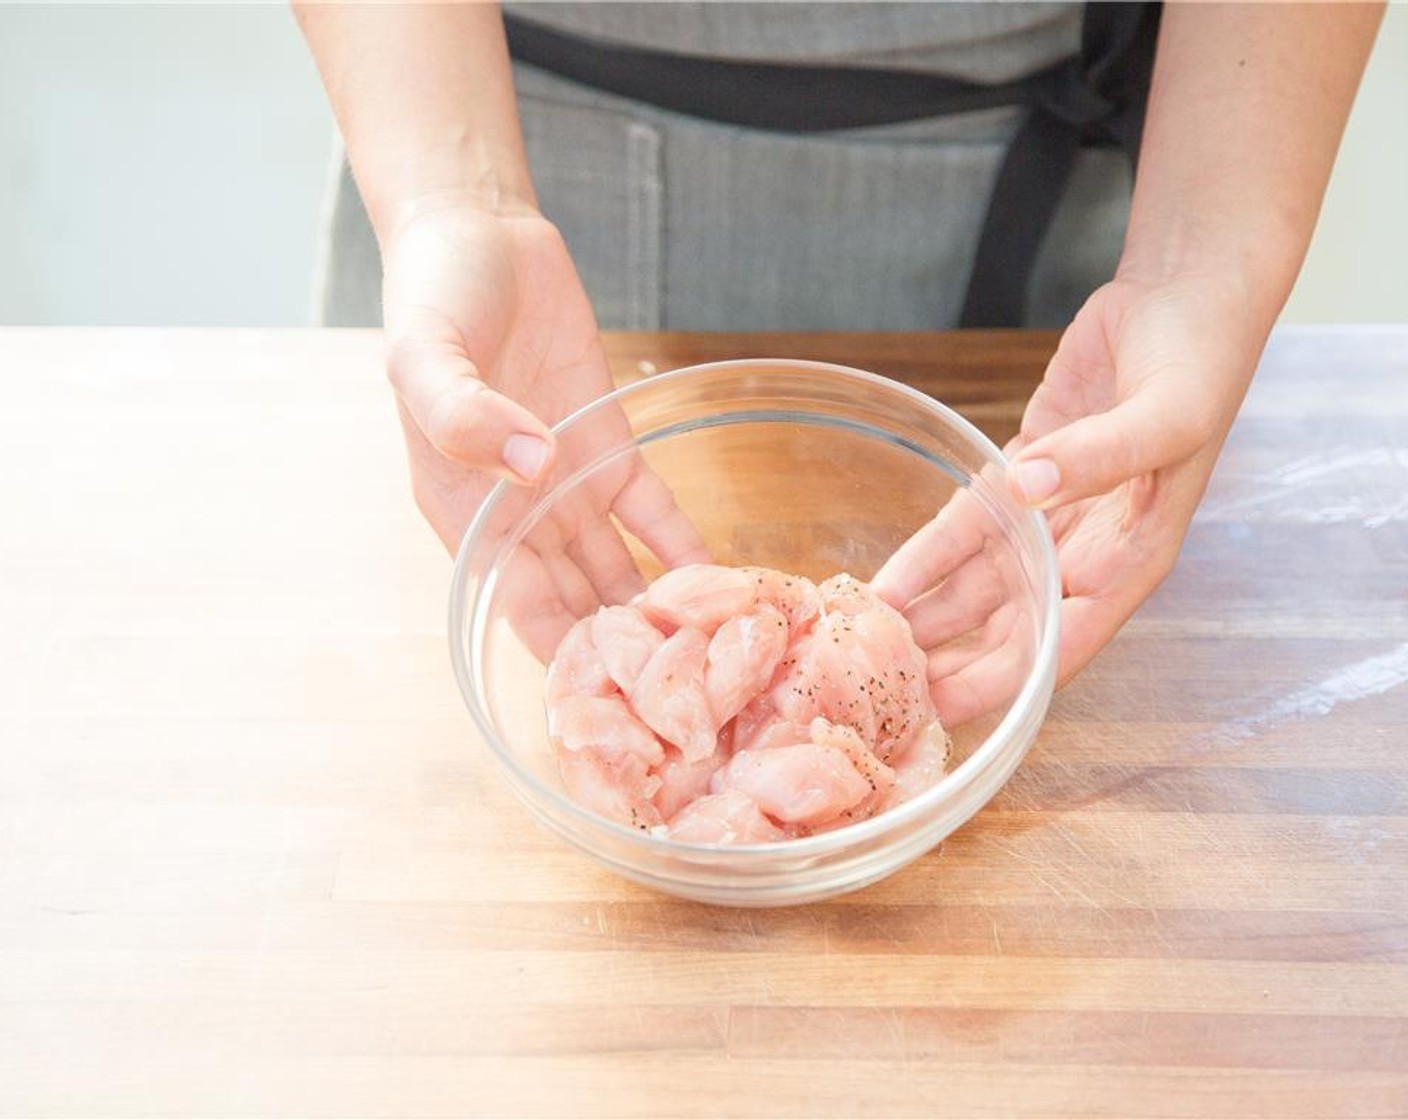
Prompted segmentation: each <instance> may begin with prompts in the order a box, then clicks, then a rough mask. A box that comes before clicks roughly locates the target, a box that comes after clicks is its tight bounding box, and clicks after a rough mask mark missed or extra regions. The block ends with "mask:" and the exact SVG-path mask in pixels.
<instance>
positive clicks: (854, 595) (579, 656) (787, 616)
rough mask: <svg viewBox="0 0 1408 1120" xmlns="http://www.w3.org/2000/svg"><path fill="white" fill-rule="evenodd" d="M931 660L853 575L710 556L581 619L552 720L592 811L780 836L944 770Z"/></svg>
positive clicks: (844, 819)
mask: <svg viewBox="0 0 1408 1120" xmlns="http://www.w3.org/2000/svg"><path fill="white" fill-rule="evenodd" d="M925 669H926V665H925V660H924V654H923V652H922V651H921V650H919V648H918V647H917V646H916V645H915V642H914V638H913V635H912V634H911V632H910V629H909V625H908V623H907V622H905V620H904V618H903V617H902V616H901V615H899V614H898V613H897V612H896V611H894V610H893V609H892V608H890V607H889V606H887V605H886V604H885V603H883V602H881V601H880V600H879V599H878V598H877V597H876V596H875V595H874V594H873V593H872V592H871V590H870V588H869V587H868V586H866V585H865V584H862V583H859V582H857V581H856V580H854V579H852V578H851V577H850V576H838V577H835V578H834V579H830V580H827V581H826V582H824V583H823V584H821V585H820V586H818V585H816V584H813V583H811V582H810V581H809V580H806V579H803V578H801V577H799V576H789V575H786V574H785V573H782V572H773V571H769V570H766V569H760V568H751V569H733V568H721V567H717V566H714V565H702V564H701V565H694V566H692V567H687V568H681V569H678V570H676V571H674V572H669V573H667V574H666V575H664V576H662V577H661V578H660V579H658V580H657V581H656V582H655V583H653V584H652V585H651V586H650V588H648V589H647V590H646V591H645V592H644V593H643V594H642V595H640V596H637V598H636V599H635V600H633V602H632V604H631V605H630V606H626V607H619V606H613V607H603V608H601V609H600V610H599V611H597V613H596V614H595V615H593V616H592V617H591V618H589V619H585V620H583V621H581V622H579V623H577V625H576V626H574V627H573V628H572V629H571V630H570V631H569V632H568V634H567V636H566V637H565V638H564V639H563V642H562V645H561V646H560V647H559V649H558V653H557V656H556V658H555V659H554V662H553V664H552V665H551V666H550V667H549V669H548V678H547V697H548V725H549V731H550V734H551V736H552V739H553V743H554V746H555V747H556V750H557V755H558V761H559V764H560V766H561V769H562V778H563V784H564V786H565V788H566V790H567V792H568V794H569V795H570V796H572V797H573V798H575V799H576V800H577V801H578V802H580V803H581V804H583V805H585V806H586V807H588V808H589V809H592V810H593V811H595V812H597V813H600V814H602V815H604V816H606V817H609V818H611V819H612V820H616V821H620V822H621V823H623V824H625V825H627V826H628V827H632V828H644V829H652V830H654V831H656V832H657V833H658V834H660V835H665V836H671V837H674V838H676V839H681V840H691V841H693V842H697V843H710V844H714V843H718V844H726V843H761V842H768V841H772V840H777V839H786V838H788V837H792V836H800V835H810V834H812V833H815V832H821V831H825V830H828V829H833V828H841V827H844V826H845V825H848V824H851V823H853V822H855V821H859V820H864V819H866V818H867V817H870V816H873V815H874V814H875V813H878V812H881V811H883V810H884V809H887V808H889V807H891V806H892V805H896V804H899V803H900V802H901V801H904V800H906V799H908V798H910V797H913V796H915V795H917V794H918V793H919V792H921V791H922V790H924V789H927V788H928V787H930V786H931V785H933V784H934V783H935V782H937V781H938V780H939V779H940V777H941V776H942V774H943V768H944V763H945V761H946V754H947V736H946V735H945V734H944V731H943V728H942V727H941V726H940V725H939V722H938V718H937V715H936V713H935V711H934V707H933V702H932V700H931V698H930V696H929V692H928V682H927V680H926V673H925Z"/></svg>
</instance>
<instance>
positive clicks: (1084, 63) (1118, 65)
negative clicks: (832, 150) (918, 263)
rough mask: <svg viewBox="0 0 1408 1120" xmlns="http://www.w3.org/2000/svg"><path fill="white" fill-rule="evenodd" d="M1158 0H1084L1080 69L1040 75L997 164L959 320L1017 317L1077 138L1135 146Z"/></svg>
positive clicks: (1009, 321)
mask: <svg viewBox="0 0 1408 1120" xmlns="http://www.w3.org/2000/svg"><path fill="white" fill-rule="evenodd" d="M1159 12H1160V9H1159V5H1158V4H1141V3H1088V4H1086V6H1085V21H1084V25H1083V29H1082V33H1081V55H1080V68H1079V70H1078V71H1076V72H1072V71H1065V72H1063V73H1059V74H1055V75H1043V76H1039V77H1038V79H1037V80H1036V81H1035V82H1034V89H1035V98H1034V103H1033V104H1032V107H1031V109H1030V110H1029V111H1028V113H1027V118H1026V120H1025V121H1024V122H1023V124H1022V126H1021V127H1020V128H1019V129H1018V130H1017V134H1016V136H1015V137H1013V139H1012V143H1011V145H1010V146H1009V147H1008V149H1007V154H1006V156H1005V157H1004V158H1003V161H1002V165H1001V167H999V169H998V172H997V180H996V182H995V183H994V185H993V190H992V194H991V195H990V196H989V199H988V210H987V216H986V218H985V219H984V220H983V228H982V233H981V234H980V235H979V237H978V247H977V251H976V254H975V256H974V260H973V271H972V273H971V274H970V276H969V279H968V292H967V295H966V296H965V298H964V301H963V313H962V315H961V316H960V318H959V326H961V327H1011V326H1019V325H1020V324H1021V323H1022V321H1023V319H1024V317H1025V312H1026V305H1027V288H1028V286H1029V284H1030V283H1031V276H1032V270H1033V268H1034V267H1035V265H1036V258H1037V254H1038V253H1040V252H1041V244H1042V240H1043V239H1044V238H1045V236H1046V231H1047V229H1048V228H1049V227H1050V225H1051V219H1052V217H1053V216H1054V215H1055V213H1056V208H1057V206H1059V205H1060V202H1061V197H1062V195H1063V194H1064V193H1065V188H1066V183H1067V181H1068V180H1069V179H1070V174H1071V168H1072V167H1073V166H1074V165H1075V159H1076V154H1077V153H1078V152H1079V150H1080V147H1081V145H1082V144H1083V143H1092V142H1093V143H1105V144H1110V143H1114V144H1118V145H1119V146H1120V147H1122V148H1123V149H1124V150H1125V152H1126V154H1128V156H1129V158H1130V162H1131V165H1133V164H1134V163H1135V161H1136V160H1137V158H1138V154H1139V140H1140V137H1141V135H1142V134H1143V131H1144V109H1145V106H1146V104H1147V102H1148V97H1149V80H1150V77H1151V76H1152V74H1153V65H1154V46H1155V42H1156V39H1157V37H1158V26H1159Z"/></svg>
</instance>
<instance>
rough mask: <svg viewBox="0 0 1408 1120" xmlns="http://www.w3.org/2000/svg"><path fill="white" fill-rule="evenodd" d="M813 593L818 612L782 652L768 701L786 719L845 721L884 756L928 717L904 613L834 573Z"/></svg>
mask: <svg viewBox="0 0 1408 1120" xmlns="http://www.w3.org/2000/svg"><path fill="white" fill-rule="evenodd" d="M821 593H822V598H823V602H824V604H825V609H824V611H823V613H822V616H821V618H820V619H818V620H817V623H816V625H815V626H814V627H813V628H812V631H811V633H810V634H809V635H807V636H806V637H805V638H803V639H802V640H801V641H800V642H799V643H797V645H795V646H794V647H793V649H792V650H791V651H790V652H789V654H788V657H787V659H786V660H790V661H791V664H790V666H788V668H787V670H786V672H785V673H784V674H783V675H782V677H781V679H780V680H779V681H778V682H777V683H776V684H775V685H774V687H773V689H772V692H771V700H772V704H773V706H774V708H776V710H777V712H778V714H779V715H780V716H782V717H783V718H784V719H788V720H791V721H793V722H797V723H801V722H804V721H808V720H810V719H812V718H813V717H815V716H818V715H820V716H825V717H826V718H827V719H828V720H830V721H831V722H832V723H840V724H845V725H847V726H848V727H851V728H853V729H854V730H855V731H856V733H857V734H859V735H860V737H861V740H862V741H863V742H865V743H867V744H871V745H872V746H873V749H874V753H875V755H876V757H877V758H879V759H880V760H881V761H882V762H888V761H889V760H890V759H891V758H892V757H895V756H897V755H898V754H900V753H902V751H903V750H904V748H905V747H907V746H908V745H909V743H910V742H911V741H912V740H913V739H914V737H915V736H916V735H918V734H919V732H920V731H921V730H923V728H925V727H926V726H928V724H930V723H931V722H933V720H934V719H935V718H936V716H935V713H934V704H933V700H932V699H931V698H930V696H929V682H928V674H927V671H926V669H927V667H926V664H925V660H924V654H923V652H922V651H921V650H920V649H919V647H918V646H916V645H915V644H914V637H913V635H912V634H911V633H910V630H909V623H907V622H906V621H905V620H904V617H903V616H902V615H901V614H900V613H899V612H898V611H896V610H895V609H894V608H893V607H891V606H889V605H888V604H886V603H883V602H881V601H880V600H879V599H878V598H877V597H876V596H875V595H874V594H872V593H871V591H870V589H869V588H867V587H865V586H864V585H863V584H860V583H858V582H857V581H855V580H854V579H851V578H850V577H849V576H837V577H836V578H835V579H830V580H827V581H826V582H825V583H824V584H822V585H821ZM785 663H786V661H784V664H785Z"/></svg>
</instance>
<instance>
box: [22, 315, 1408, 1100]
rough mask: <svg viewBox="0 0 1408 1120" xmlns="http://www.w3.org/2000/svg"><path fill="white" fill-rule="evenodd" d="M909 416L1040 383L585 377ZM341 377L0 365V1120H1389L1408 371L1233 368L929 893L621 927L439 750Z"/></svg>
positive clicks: (298, 357) (957, 348)
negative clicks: (884, 396) (789, 397)
mask: <svg viewBox="0 0 1408 1120" xmlns="http://www.w3.org/2000/svg"><path fill="white" fill-rule="evenodd" d="M610 344H611V352H612V356H613V360H614V361H615V362H616V364H617V368H618V371H619V372H620V374H621V375H622V376H623V377H629V376H636V375H638V374H639V373H640V372H642V371H643V370H646V371H648V370H649V369H650V368H656V369H665V368H669V367H672V366H677V365H681V364H687V363H692V362H695V361H699V360H706V359H715V358H722V357H730V356H798V357H815V358H823V359H828V360H832V361H839V362H843V363H846V364H851V365H857V366H861V367H864V368H867V369H873V370H877V371H879V372H882V373H887V374H891V375H894V376H900V377H903V378H905V379H907V380H909V381H911V382H912V383H914V384H916V385H918V386H920V387H922V388H924V389H925V390H927V391H929V392H931V393H933V394H935V395H936V396H938V397H940V398H941V399H943V400H945V401H947V402H949V403H951V404H953V405H954V406H956V407H957V408H959V409H960V411H962V412H964V413H965V414H966V415H968V416H970V417H971V418H972V419H974V420H975V421H976V422H977V423H978V424H979V425H980V426H982V427H983V428H985V429H986V430H987V431H988V432H989V434H991V435H992V436H994V438H996V439H998V440H1003V439H1005V438H1007V437H1008V436H1010V435H1011V434H1012V433H1013V432H1014V431H1015V429H1016V424H1017V422H1018V419H1019V417H1020V414H1021V408H1022V404H1023V402H1024V400H1025V398H1026V396H1027V394H1028V393H1029V392H1030V391H1031V388H1032V386H1033V385H1034V384H1035V383H1036V380H1037V378H1038V377H1039V376H1040V372H1041V368H1042V365H1043V363H1044V361H1045V358H1046V356H1047V355H1048V354H1049V353H1050V351H1051V349H1052V347H1053V345H1054V338H1053V336H1051V335H1046V334H1018V333H988V334H971V335H958V334H937V335H840V336H807V335H788V336H778V335H769V336H742V335H740V336H733V335H729V336H723V335H720V336H679V335H666V336H658V335H620V336H615V337H613V338H612V339H611V340H610ZM378 347H379V342H378V339H377V337H376V336H375V335H372V334H369V333H360V332H326V333H316V332H282V333H281V332H213V331H185V332H182V331H46V330H26V329H10V330H4V331H0V388H3V392H4V403H3V406H0V480H2V481H0V512H3V516H0V1114H3V1115H7V1116H79V1115H83V1116H88V1115H114V1116H117V1115H121V1116H158V1115H162V1116H204V1115H211V1116H215V1115H219V1116H233V1115H238V1116H251V1115H260V1116H273V1115H280V1116H290V1115H307V1116H313V1115H317V1116H325V1115H369V1116H470V1115H486V1116H504V1115H551V1116H643V1117H657V1116H668V1115H681V1116H718V1115H730V1116H732V1115H736V1116H813V1115H835V1116H861V1115H894V1116H948V1115H954V1116H975V1115H1003V1116H1117V1117H1132V1116H1229V1117H1233V1116H1235V1117H1246V1116H1273V1117H1320V1116H1401V1115H1405V1114H1408V330H1405V329H1348V330H1316V329H1300V330H1288V331H1282V332H1281V333H1279V334H1278V335H1277V336H1276V337H1275V338H1274V340H1273V343H1272V346H1271V348H1270V349H1269V350H1268V352H1267V355H1266V359H1265V361H1264V363H1263V369H1262V371H1261V373H1260V375H1259V377H1258V380H1257V383H1256V385H1255V386H1254V388H1253V391H1252V395H1251V398H1250V400H1249V402H1248V405H1247V407H1246V409H1245V410H1244V413H1243V415H1242V417H1241V419H1240V421H1239V423H1238V425H1237V427H1236V429H1235V430H1234V433H1233V435H1232V438H1231V441H1230V443H1229V446H1228V449H1227V451H1226V454H1225V455H1224V458H1223V460H1222V463H1221V465H1220V467H1219V469H1218V473H1217V475H1216V477H1215V479H1214V482H1213V485H1212V488H1211V490H1210V492H1209V494H1208V497H1207V500H1206V502H1205V503H1204V506H1203V509H1202V511H1201V513H1200V515H1199V517H1198V520H1197V522H1196V523H1195V525H1194V527H1193V530H1192V533H1191V535H1190V537H1189V539H1188V543H1187V546H1186V549H1185V553H1184V556H1183V558H1182V560H1181V562H1180V564H1179V566H1178V568H1177V570H1176V571H1175V573H1174V574H1173V576H1172V577H1171V578H1170V579H1169V580H1168V581H1167V583H1166V584H1165V585H1164V587H1163V588H1162V589H1161V590H1160V591H1159V592H1158V593H1157V594H1156V595H1155V596H1154V598H1153V599H1152V600H1151V601H1150V602H1149V603H1148V604H1147V605H1146V607H1145V608H1144V610H1143V611H1142V612H1141V613H1140V614H1139V615H1138V617H1137V618H1136V619H1135V620H1134V622H1133V623H1132V624H1131V625H1130V626H1129V627H1128V628H1127V629H1126V630H1125V632H1124V633H1123V634H1122V635H1121V636H1120V638H1119V639H1118V640H1117V641H1116V642H1115V643H1114V644H1113V645H1112V646H1111V647H1110V648H1109V649H1107V650H1106V651H1105V652H1104V653H1103V654H1102V655H1101V657H1100V658H1099V659H1098V660H1097V661H1096V662H1095V664H1094V665H1092V667H1091V668H1090V669H1089V670H1088V671H1087V672H1086V673H1085V674H1084V675H1083V676H1082V677H1081V678H1080V679H1079V680H1077V681H1076V682H1075V683H1074V684H1072V685H1071V686H1070V687H1069V688H1067V689H1066V690H1065V691H1064V692H1063V693H1062V694H1060V695H1059V696H1058V698H1057V700H1056V703H1055V705H1054V707H1053V709H1052V712H1051V716H1050V719H1049V721H1048V723H1047V725H1046V727H1045V729H1044V730H1043V732H1042V735H1041V737H1040V739H1039V741H1038V743H1037V745H1036V746H1035V748H1034V749H1033V751H1032V753H1031V755H1030V756H1029V759H1028V761H1027V762H1026V764H1025V765H1024V766H1023V767H1022V768H1021V770H1020V771H1019V772H1018V774H1017V775H1016V777H1015V778H1014V779H1013V780H1012V782H1011V783H1010V784H1009V785H1008V787H1007V788H1006V789H1005V790H1004V791H1003V792H1002V793H1001V794H1000V795H999V797H998V798H997V799H996V800H995V801H994V802H993V803H992V804H991V805H990V806H989V807H988V808H987V809H986V810H985V811H983V812H982V813H981V814H979V816H978V817H977V818H975V819H974V821H973V822H972V823H971V824H970V825H969V826H968V827H966V828H965V829H963V830H962V831H961V832H959V833H958V834H957V835H955V836H954V837H953V838H952V839H950V840H949V841H948V842H947V843H945V844H944V846H943V847H942V848H941V849H940V850H938V851H936V852H934V853H931V854H930V855H929V856H927V857H926V858H924V859H922V860H920V861H919V862H918V863H916V864H914V865H913V866H911V867H910V868H908V869H906V870H904V871H902V872H901V873H899V874H897V875H896V876H894V877H893V878H891V879H889V880H887V881H885V882H883V883H881V884H879V885H877V886H875V887H872V888H870V889H868V890H865V891H863V892H860V893H858V894H854V895H851V896H848V897H846V898H843V899H841V900H839V901H837V902H834V903H831V904H827V905H822V906H814V907H808V908H801V909H794V910H779V911H765V912H744V911H729V910H721V909H712V908H708V907H704V906H697V905H691V904H685V903H680V902H675V901H672V900H669V899H666V898H663V897H660V896H657V895H653V894H651V893H649V892H647V891H645V890H643V889H639V888H636V887H634V886H632V885H630V884H628V883H626V882H623V881H621V880H619V879H617V878H615V877H613V876H612V875H611V874H609V873H608V872H606V871H605V870H602V869H601V868H599V867H597V866H595V865H594V864H592V863H590V862H588V861H586V860H585V859H584V858H582V857H579V856H578V855H576V854H575V853H574V852H572V851H570V850H568V849H567V848H566V847H564V846H563V845H562V844H560V843H559V842H558V841H557V840H555V839H554V838H553V837H551V836H549V835H547V834H545V833H544V832H542V831H540V830H539V829H538V828H537V827H536V826H535V825H533V824H532V823H531V822H530V821H529V819H528V818H527V816H526V815H525V813H524V812H523V811H522V810H521V809H520V808H519V807H518V805H517V803H516V802H515V801H514V800H513V799H512V797H511V796H510V795H509V793H508V792H507V790H506V789H505V786H504V784H503V783H502V782H501V781H500V779H499V777H498V775H497V773H496V772H495V769H494V767H493V765H492V764H491V761H490V759H489V758H488V757H487V754H486V752H485V751H484V750H483V749H482V748H481V747H480V746H479V744H477V743H476V741H475V737H474V733H473V731H472V729H471V725H470V721H469V719H468V717H467V715H466V713H465V711H464V708H463V705H462V704H461V701H460V698H459V696H458V694H457V692H456V690H455V686H454V682H453V680H452V677H451V674H450V668H449V662H448V657H447V651H446V639H445V634H444V614H445V609H444V608H445V603H444V600H445V593H446V587H447V584H448V577H449V562H448V560H447V558H446V556H445V555H444V554H443V552H441V551H440V549H439V546H438V544H436V543H435V541H434V539H433V538H432V536H431V534H430V532H429V531H428V530H427V529H426V528H425V527H424V526H423V525H422V524H421V523H420V521H419V518H418V515H417V514H416V513H415V510H414V508H413V506H412V503H411V500H410V497H409V488H408V485H407V483H406V480H405V473H404V466H403V462H402V453H401V449H400V435H399V431H398V428H397V425H396V423H395V419H394V415H393V412H392V409H391V401H390V393H389V390H388V389H387V387H386V384H385V381H384V379H383V377H382V374H381V372H380V369H379V353H378Z"/></svg>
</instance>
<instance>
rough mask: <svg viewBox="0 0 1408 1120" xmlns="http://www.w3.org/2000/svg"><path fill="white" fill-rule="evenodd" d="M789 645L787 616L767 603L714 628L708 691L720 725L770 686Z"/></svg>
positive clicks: (707, 666) (706, 671)
mask: <svg viewBox="0 0 1408 1120" xmlns="http://www.w3.org/2000/svg"><path fill="white" fill-rule="evenodd" d="M786 649H787V619H786V618H784V617H783V614H782V612H781V611H779V610H778V609H777V608H776V607H772V606H769V605H768V604H767V603H759V604H758V605H757V606H755V607H754V608H753V609H752V610H751V611H749V612H748V613H747V614H741V615H739V616H738V617H736V618H730V619H729V620H728V621H727V622H725V623H724V624H723V625H722V626H720V627H719V628H718V630H716V631H715V632H714V636H713V638H711V639H710V640H709V655H708V659H707V661H706V663H705V667H704V694H705V695H706V696H707V697H708V700H709V711H710V712H711V713H712V714H713V716H714V723H715V724H716V725H717V726H719V727H722V726H723V725H724V724H725V723H727V722H728V721H729V720H731V719H732V718H733V717H734V716H736V715H737V714H738V713H739V712H740V711H742V710H743V706H744V705H745V704H747V703H748V701H749V700H751V699H753V697H754V696H756V695H758V693H760V692H762V691H763V689H765V688H767V687H768V683H769V682H770V681H771V680H772V675H773V673H774V671H775V670H776V669H777V663H778V662H779V661H781V660H782V654H783V652H784V651H785V650H786Z"/></svg>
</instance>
